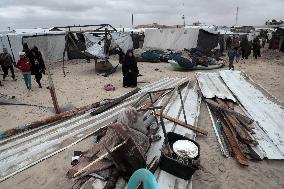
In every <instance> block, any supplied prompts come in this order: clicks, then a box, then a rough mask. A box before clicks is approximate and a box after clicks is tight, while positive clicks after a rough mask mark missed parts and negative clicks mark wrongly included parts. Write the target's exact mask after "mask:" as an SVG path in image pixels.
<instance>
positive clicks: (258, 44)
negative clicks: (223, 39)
mask: <svg viewBox="0 0 284 189" xmlns="http://www.w3.org/2000/svg"><path fill="white" fill-rule="evenodd" d="M265 43H266V39H265V38H260V37H256V38H255V39H254V40H253V41H252V43H251V42H249V41H248V39H247V37H244V38H242V40H241V41H239V38H238V37H234V38H233V40H232V39H231V37H229V38H228V39H227V44H226V45H227V48H228V49H229V50H228V57H229V69H234V64H233V63H234V60H236V62H238V61H239V59H240V57H241V56H242V59H248V57H249V55H250V54H251V50H252V51H253V57H254V58H255V59H257V58H258V57H261V54H260V49H261V48H264V46H265Z"/></svg>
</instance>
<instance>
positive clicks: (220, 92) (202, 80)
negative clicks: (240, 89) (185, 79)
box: [196, 72, 236, 102]
mask: <svg viewBox="0 0 284 189" xmlns="http://www.w3.org/2000/svg"><path fill="white" fill-rule="evenodd" d="M196 78H197V80H198V84H199V87H200V89H201V92H202V94H203V96H204V97H205V98H215V97H218V98H221V99H228V100H232V101H234V102H236V99H235V98H234V97H233V95H232V94H231V92H230V91H229V89H228V88H227V87H226V85H225V84H224V82H223V81H222V79H221V77H220V76H219V74H218V73H215V72H206V73H201V72H198V73H197V74H196Z"/></svg>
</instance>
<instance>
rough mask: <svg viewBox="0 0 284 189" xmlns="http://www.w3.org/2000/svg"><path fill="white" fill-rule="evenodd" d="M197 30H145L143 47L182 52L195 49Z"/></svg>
mask: <svg viewBox="0 0 284 189" xmlns="http://www.w3.org/2000/svg"><path fill="white" fill-rule="evenodd" d="M198 34H199V28H174V29H156V30H146V31H145V39H144V45H143V47H150V48H162V49H174V50H182V49H184V48H187V49H191V48H195V47H197V40H198Z"/></svg>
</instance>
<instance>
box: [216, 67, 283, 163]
mask: <svg viewBox="0 0 284 189" xmlns="http://www.w3.org/2000/svg"><path fill="white" fill-rule="evenodd" d="M219 73H220V76H221V77H222V79H223V80H224V82H225V83H226V85H227V86H228V88H229V89H230V90H231V91H232V93H234V95H235V96H236V98H237V99H238V100H239V101H240V103H241V104H242V106H243V107H244V108H245V110H246V111H247V112H248V114H249V115H250V116H251V117H252V118H253V119H254V120H255V123H256V125H257V128H256V129H255V130H254V131H255V133H256V134H255V137H256V139H257V141H258V142H259V146H260V147H261V149H262V150H263V151H264V152H265V156H266V157H267V158H268V159H284V110H283V107H282V106H281V105H280V104H278V103H275V102H273V101H271V100H270V99H271V98H272V97H271V96H270V97H268V96H267V95H265V94H264V93H262V92H261V91H260V90H259V89H258V87H257V86H256V85H255V84H254V83H253V82H252V81H251V80H249V79H248V77H247V76H245V75H244V73H242V72H240V71H229V70H226V71H220V72H219Z"/></svg>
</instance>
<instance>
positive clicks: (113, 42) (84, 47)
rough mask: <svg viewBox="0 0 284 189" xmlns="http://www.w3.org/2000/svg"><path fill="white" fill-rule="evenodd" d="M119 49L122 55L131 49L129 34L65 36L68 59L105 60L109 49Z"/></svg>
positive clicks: (70, 34)
mask: <svg viewBox="0 0 284 189" xmlns="http://www.w3.org/2000/svg"><path fill="white" fill-rule="evenodd" d="M115 48H121V49H122V52H123V53H126V52H127V51H128V50H129V49H132V48H133V42H132V38H131V36H130V34H129V33H122V32H113V33H108V34H107V35H106V36H99V35H97V34H96V33H71V32H69V33H68V34H67V35H66V51H67V55H68V59H84V58H94V57H96V58H105V57H107V56H108V52H109V50H111V49H115Z"/></svg>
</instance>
